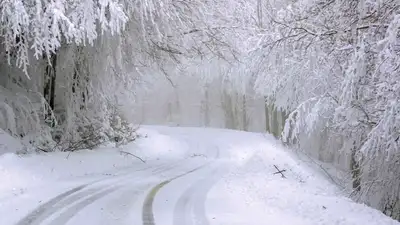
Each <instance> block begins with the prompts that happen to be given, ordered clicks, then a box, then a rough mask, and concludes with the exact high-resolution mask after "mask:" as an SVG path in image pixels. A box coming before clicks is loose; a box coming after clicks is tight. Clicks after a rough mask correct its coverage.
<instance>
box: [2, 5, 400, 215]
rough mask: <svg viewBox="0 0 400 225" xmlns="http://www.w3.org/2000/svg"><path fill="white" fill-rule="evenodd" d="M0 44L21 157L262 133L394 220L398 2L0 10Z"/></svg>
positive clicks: (399, 175)
mask: <svg viewBox="0 0 400 225" xmlns="http://www.w3.org/2000/svg"><path fill="white" fill-rule="evenodd" d="M0 40H1V43H0V57H1V58H2V59H1V61H0V128H1V129H2V130H4V131H5V132H7V133H9V134H10V135H12V136H14V137H16V138H18V139H20V140H21V141H22V142H23V143H24V145H25V146H26V149H25V151H26V152H27V153H31V152H34V151H45V152H49V151H76V150H80V149H86V148H90V149H93V148H95V147H97V146H99V145H100V144H102V143H105V142H109V141H112V142H115V141H118V142H128V141H131V140H132V139H133V138H134V137H133V135H134V129H135V128H136V125H140V124H163V125H173V126H202V127H217V128H229V129H239V130H245V131H253V132H268V133H271V134H273V135H274V136H275V137H276V138H277V139H279V140H281V141H282V143H284V144H285V145H287V146H288V148H291V149H293V151H296V152H302V153H305V154H306V155H308V156H309V157H310V158H311V159H313V160H315V162H316V163H318V164H319V165H320V166H321V167H322V168H323V169H324V170H325V171H326V172H327V173H328V174H329V175H330V176H331V177H332V179H334V180H335V182H337V183H338V185H340V186H342V187H343V188H344V190H346V191H347V192H348V193H349V196H351V197H352V198H353V199H355V200H356V201H359V202H362V203H365V204H367V205H369V206H371V207H374V208H377V209H379V210H381V211H382V212H383V213H385V214H386V215H388V216H390V217H392V218H394V219H397V220H400V140H399V139H400V3H399V2H398V1H397V0H368V1H367V0H286V1H278V0H209V1H200V0H190V1H188V0H180V1H175V0H158V1H156V0H133V1H132V0H119V1H117V0H2V1H1V2H0Z"/></svg>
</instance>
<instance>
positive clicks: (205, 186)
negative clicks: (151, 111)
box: [0, 126, 399, 225]
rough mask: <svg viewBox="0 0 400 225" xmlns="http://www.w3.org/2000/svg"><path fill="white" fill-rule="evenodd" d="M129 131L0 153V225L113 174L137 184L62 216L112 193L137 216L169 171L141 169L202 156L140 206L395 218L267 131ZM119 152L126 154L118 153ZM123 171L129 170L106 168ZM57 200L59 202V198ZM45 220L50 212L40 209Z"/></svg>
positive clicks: (280, 217) (189, 215) (286, 216)
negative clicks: (345, 189) (63, 148)
mask: <svg viewBox="0 0 400 225" xmlns="http://www.w3.org/2000/svg"><path fill="white" fill-rule="evenodd" d="M139 133H140V134H142V138H140V139H138V140H136V141H135V142H133V143H130V144H128V145H126V146H121V147H120V148H116V147H114V146H104V147H102V148H99V149H96V150H94V151H88V150H86V151H79V152H74V153H71V154H69V153H61V152H57V153H48V154H44V153H41V154H31V155H21V156H18V155H15V154H11V153H6V154H3V155H0V180H1V182H0V215H8V214H9V213H12V218H11V217H10V218H9V217H2V219H0V224H13V222H15V221H19V219H21V218H24V217H25V216H26V215H27V214H29V213H31V212H32V210H33V211H35V209H37V207H40V206H41V205H43V204H44V203H46V202H49V201H50V199H52V198H54V196H57V195H59V194H60V193H65V192H66V191H68V190H71V189H73V188H76V187H78V186H79V185H82V184H87V183H89V182H92V181H96V180H99V179H101V180H102V184H101V185H103V186H105V187H107V186H108V185H112V184H113V183H114V182H115V180H113V177H115V178H116V179H120V180H121V179H122V180H123V179H125V181H127V182H128V181H129V182H136V181H137V182H139V183H130V186H129V185H128V186H126V190H127V192H126V193H124V192H116V193H115V195H114V198H111V197H110V198H108V199H107V198H103V199H100V200H99V201H97V202H96V204H91V206H90V207H88V209H91V208H92V210H89V211H85V213H81V214H79V213H78V214H77V217H76V218H75V217H74V218H73V217H66V219H67V220H71V221H75V222H74V223H73V222H71V224H83V223H84V222H86V224H99V223H97V222H96V223H87V221H90V220H92V222H93V221H94V220H95V219H96V218H97V219H100V217H98V216H89V218H87V217H85V216H87V213H88V212H89V213H92V214H93V215H97V213H98V211H96V210H101V209H103V208H104V207H105V206H110V204H109V202H114V203H115V204H114V206H115V208H113V207H114V206H113V207H111V206H110V207H111V208H110V209H109V210H110V211H115V209H116V208H118V207H120V206H121V205H123V207H122V208H121V210H122V211H123V213H122V211H121V215H125V216H123V219H124V221H125V220H126V221H128V220H129V221H130V222H132V221H135V222H136V223H141V217H140V216H138V215H137V214H134V213H138V212H139V213H140V210H141V208H142V204H143V202H142V201H145V197H146V195H147V193H148V191H149V190H150V189H149V188H151V187H153V186H155V185H156V184H157V183H160V184H163V183H165V179H170V178H167V176H165V177H163V176H158V175H156V176H154V174H152V173H150V172H149V171H145V170H143V169H146V168H147V169H150V170H153V171H158V172H162V171H164V170H165V169H166V168H167V167H170V170H171V171H170V172H171V173H170V175H171V176H176V175H179V174H182V173H185V172H188V171H189V170H190V167H188V165H189V166H197V165H200V164H204V162H210V163H211V165H214V166H210V167H205V169H204V170H199V171H198V172H196V173H192V174H190V175H187V176H183V177H181V178H179V179H176V180H170V181H171V182H168V183H165V184H166V185H165V187H163V188H162V189H161V190H160V191H159V193H158V195H157V196H153V197H154V204H155V205H154V206H153V208H150V210H151V209H154V212H151V213H154V216H155V219H156V220H157V224H159V225H167V224H168V225H169V224H173V225H179V224H182V225H189V224H198V223H197V222H199V221H197V222H195V221H194V219H193V218H200V220H201V221H203V223H202V222H200V224H219V225H222V224H226V225H234V224H245V225H253V224H254V225H262V224H268V225H281V224H294V225H300V224H301V225H303V224H304V225H319V224H327V225H333V224H342V225H356V224H368V225H378V224H379V225H395V224H399V223H398V222H396V221H394V220H392V219H391V218H389V217H386V216H385V215H383V214H382V213H381V212H379V211H377V210H374V209H372V208H369V207H367V206H365V205H362V204H357V203H355V202H353V201H351V200H350V199H348V198H346V197H345V196H344V195H343V194H342V193H341V191H340V190H339V189H338V188H337V187H336V186H335V185H334V184H332V182H331V181H330V180H329V179H327V178H326V177H324V176H323V174H321V173H320V172H318V171H315V170H314V169H315V168H312V167H311V166H310V165H308V164H307V163H306V162H303V161H301V160H299V159H297V158H296V157H295V156H294V155H293V153H291V152H290V151H287V150H285V149H283V148H282V147H281V146H280V145H279V144H278V143H277V142H276V141H275V140H273V138H272V137H270V136H265V135H263V134H259V133H248V132H240V131H233V130H222V129H204V128H183V127H180V128H171V127H157V126H145V127H142V128H141V129H140V130H139ZM121 151H123V152H127V153H122V154H121ZM130 154H134V155H136V156H138V157H140V158H142V159H143V160H145V161H146V163H142V162H141V161H140V160H138V159H136V158H135V157H133V156H132V155H130ZM181 160H182V161H184V162H185V163H181ZM212 163H213V164H212ZM173 164H179V165H180V166H181V168H177V167H174V166H173ZM195 164H197V165H195ZM165 165H167V166H165ZM171 165H172V166H171ZM275 166H276V167H275ZM136 169H138V171H139V170H143V173H142V174H141V175H140V176H139V175H138V174H136V173H134V172H135V171H136ZM277 169H279V170H281V171H282V173H283V175H284V176H285V178H283V177H282V175H281V174H280V173H277ZM172 170H175V171H172ZM283 170H284V171H283ZM132 172H133V173H132ZM124 173H125V174H129V176H130V177H131V178H132V179H131V178H129V179H127V178H126V177H124V176H116V175H117V174H118V175H121V174H124ZM108 178H110V179H108ZM146 179H147V181H149V180H148V179H150V182H147V181H146ZM140 181H143V183H140ZM135 185H144V186H143V187H144V189H143V190H142V189H141V190H142V191H138V192H137V193H136V194H137V197H136V199H139V200H137V201H136V202H135V203H131V206H132V207H133V206H134V207H133V208H129V207H128V208H127V207H126V205H127V204H125V202H123V201H125V200H127V199H125V197H123V196H125V195H129V196H130V198H128V199H131V200H132V195H133V194H132V192H131V191H132V190H134V188H135V187H137V186H135ZM94 186H95V185H94ZM86 191H87V192H85V191H84V192H83V193H82V194H86V193H87V195H88V196H90V194H91V193H90V191H91V189H89V190H86ZM132 201H133V200H132ZM128 205H129V204H128ZM135 207H136V208H135ZM94 208H96V210H94ZM58 209H59V210H61V211H62V210H64V209H65V207H61V208H58ZM203 212H205V213H203ZM200 214H201V215H200ZM203 214H204V215H203ZM57 215H62V213H61V214H57ZM45 219H47V220H50V221H51V218H50V217H45ZM103 219H104V218H103ZM108 219H110V218H108ZM104 221H105V220H104ZM160 221H161V222H160ZM53 222H54V221H53ZM176 222H178V223H176ZM136 223H135V224H136ZM117 224H120V223H117Z"/></svg>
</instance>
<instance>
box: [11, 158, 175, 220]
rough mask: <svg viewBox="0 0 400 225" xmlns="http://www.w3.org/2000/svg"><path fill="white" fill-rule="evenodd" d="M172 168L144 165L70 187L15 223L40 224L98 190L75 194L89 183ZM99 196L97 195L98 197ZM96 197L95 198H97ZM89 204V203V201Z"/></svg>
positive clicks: (163, 165) (98, 188) (164, 165)
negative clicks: (137, 168)
mask: <svg viewBox="0 0 400 225" xmlns="http://www.w3.org/2000/svg"><path fill="white" fill-rule="evenodd" d="M177 163H179V161H178V162H175V163H173V164H172V165H175V164H177ZM172 168H174V166H172V167H171V164H162V165H160V166H158V167H155V168H154V167H151V166H149V167H145V168H141V169H139V170H134V171H131V172H130V171H127V172H124V173H122V174H117V175H116V176H113V177H107V178H101V179H98V180H95V181H92V182H89V183H86V184H83V185H80V186H77V187H75V188H72V189H70V190H68V191H66V192H64V193H61V194H59V195H57V196H56V197H54V198H52V199H50V200H49V201H47V202H46V203H44V204H42V205H41V206H39V207H37V208H36V209H34V210H33V211H32V212H31V213H29V214H28V215H26V216H25V217H24V218H22V219H21V220H20V221H19V222H18V223H17V224H16V225H34V224H40V222H42V221H44V220H45V219H47V218H48V217H49V216H51V215H52V214H54V213H55V212H57V211H59V210H62V209H63V208H65V207H67V206H68V205H70V204H72V203H74V202H75V201H77V200H79V199H80V198H82V197H83V196H87V195H89V194H90V193H93V191H96V190H100V189H101V187H97V188H93V189H89V190H86V191H84V192H82V193H81V194H77V195H75V194H76V193H78V192H79V191H81V190H83V189H85V188H88V187H89V186H91V185H94V184H97V183H100V182H104V181H109V180H112V179H117V180H118V179H122V178H124V177H128V176H131V175H133V174H135V173H137V172H144V171H146V170H149V169H153V171H152V172H153V173H152V174H158V173H161V172H163V171H166V170H169V169H172ZM100 197H101V195H100V196H98V198H100ZM98 198H97V199H98ZM89 204H90V203H89Z"/></svg>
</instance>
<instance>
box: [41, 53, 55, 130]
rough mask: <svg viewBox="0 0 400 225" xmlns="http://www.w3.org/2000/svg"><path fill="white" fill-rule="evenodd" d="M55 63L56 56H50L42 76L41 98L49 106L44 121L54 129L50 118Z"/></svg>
mask: <svg viewBox="0 0 400 225" xmlns="http://www.w3.org/2000/svg"><path fill="white" fill-rule="evenodd" d="M56 63H57V55H56V54H51V56H50V63H48V64H47V65H46V70H45V74H44V89H43V96H44V99H45V100H46V102H47V104H48V106H49V107H48V109H47V112H46V115H45V121H46V123H47V124H48V125H49V126H51V127H54V125H55V124H54V121H53V119H52V118H51V117H52V113H53V112H52V111H53V110H54V104H55V103H54V99H55V86H56Z"/></svg>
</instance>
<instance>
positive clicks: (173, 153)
mask: <svg viewBox="0 0 400 225" xmlns="http://www.w3.org/2000/svg"><path fill="white" fill-rule="evenodd" d="M138 133H139V134H140V136H141V138H139V139H138V140H136V141H135V142H132V143H130V144H128V145H126V146H123V147H122V148H123V150H124V151H127V152H130V153H132V154H135V155H138V156H140V157H141V158H143V159H144V160H149V159H160V158H163V159H178V158H183V157H185V156H187V154H188V150H189V146H188V145H187V144H186V143H184V142H182V141H181V140H179V139H176V138H174V137H172V136H170V135H165V134H162V133H160V132H159V131H157V130H155V129H151V128H149V127H144V128H140V129H139V130H138Z"/></svg>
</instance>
